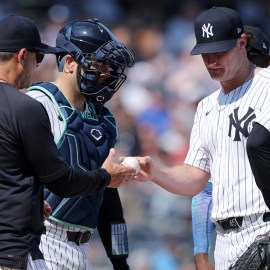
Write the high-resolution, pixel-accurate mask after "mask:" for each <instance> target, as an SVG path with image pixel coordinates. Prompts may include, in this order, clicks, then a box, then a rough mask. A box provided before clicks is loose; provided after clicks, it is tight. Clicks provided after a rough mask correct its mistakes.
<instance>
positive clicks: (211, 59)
mask: <svg viewBox="0 0 270 270" xmlns="http://www.w3.org/2000/svg"><path fill="white" fill-rule="evenodd" d="M203 61H204V63H205V65H207V66H209V65H213V64H216V63H217V55H216V54H214V53H207V54H204V55H203Z"/></svg>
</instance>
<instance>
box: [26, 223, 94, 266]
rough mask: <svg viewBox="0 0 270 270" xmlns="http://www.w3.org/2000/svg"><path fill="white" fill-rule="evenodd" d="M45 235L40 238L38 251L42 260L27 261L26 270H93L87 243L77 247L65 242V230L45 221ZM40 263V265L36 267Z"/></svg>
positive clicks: (58, 225)
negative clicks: (41, 254) (41, 255)
mask: <svg viewBox="0 0 270 270" xmlns="http://www.w3.org/2000/svg"><path fill="white" fill-rule="evenodd" d="M45 226H46V234H43V235H42V236H41V244H40V250H41V252H42V253H43V255H44V259H45V263H43V262H44V261H42V260H38V261H39V262H38V261H33V260H32V259H31V258H30V259H29V260H28V265H27V270H93V267H92V264H91V262H90V260H89V243H85V244H82V245H79V246H77V245H76V244H75V243H74V242H70V241H67V233H66V231H67V229H68V230H69V231H78V229H75V228H67V227H65V226H63V225H61V224H56V223H54V222H49V221H45ZM37 263H42V265H37Z"/></svg>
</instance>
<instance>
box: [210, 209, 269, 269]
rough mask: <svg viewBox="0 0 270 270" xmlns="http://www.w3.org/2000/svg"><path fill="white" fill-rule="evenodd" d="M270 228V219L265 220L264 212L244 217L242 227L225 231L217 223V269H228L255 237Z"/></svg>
mask: <svg viewBox="0 0 270 270" xmlns="http://www.w3.org/2000/svg"><path fill="white" fill-rule="evenodd" d="M269 230H270V221H268V222H264V221H263V214H254V215H251V216H247V217H244V219H243V224H242V227H241V228H240V229H235V230H229V231H228V232H224V231H223V230H222V229H221V228H220V226H219V225H218V224H216V231H217V239H216V246H215V270H227V269H229V266H230V265H231V264H232V263H234V262H236V261H237V259H238V258H239V257H240V256H241V255H242V254H243V253H244V252H245V251H246V250H247V249H248V247H249V246H250V245H251V244H252V242H253V241H254V240H255V238H256V237H257V236H258V235H260V234H265V233H266V232H267V231H269Z"/></svg>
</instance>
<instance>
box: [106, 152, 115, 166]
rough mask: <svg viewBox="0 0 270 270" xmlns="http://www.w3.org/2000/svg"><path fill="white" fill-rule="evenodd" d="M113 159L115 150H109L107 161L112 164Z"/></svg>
mask: <svg viewBox="0 0 270 270" xmlns="http://www.w3.org/2000/svg"><path fill="white" fill-rule="evenodd" d="M114 157H115V149H114V148H111V149H110V152H109V155H108V157H107V160H108V161H110V162H112V163H113V160H114Z"/></svg>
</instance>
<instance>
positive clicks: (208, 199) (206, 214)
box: [191, 26, 269, 270]
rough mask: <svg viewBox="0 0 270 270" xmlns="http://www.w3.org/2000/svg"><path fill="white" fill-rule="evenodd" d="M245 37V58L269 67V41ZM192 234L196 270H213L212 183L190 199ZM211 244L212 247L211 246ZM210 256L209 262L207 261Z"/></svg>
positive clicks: (254, 32)
mask: <svg viewBox="0 0 270 270" xmlns="http://www.w3.org/2000/svg"><path fill="white" fill-rule="evenodd" d="M245 33H246V35H247V56H248V58H249V60H250V61H251V62H252V63H254V64H255V65H256V66H259V67H267V66H268V65H269V40H268V38H267V37H266V35H265V34H264V33H263V32H262V31H260V29H259V28H257V27H252V26H245ZM191 209H192V211H191V213H192V233H193V241H194V262H195V265H196V270H204V269H208V270H209V269H214V265H213V262H212V261H211V259H212V254H211V253H212V251H213V246H214V243H213V241H214V240H215V237H214V235H215V225H214V223H212V222H211V221H210V215H211V209H212V183H211V182H209V183H207V185H206V187H205V188H204V189H203V190H202V191H201V192H200V193H199V194H197V195H196V196H194V197H193V198H192V204H191ZM212 244H213V245H212ZM208 254H210V262H209V260H208Z"/></svg>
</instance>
